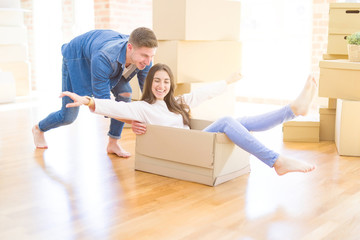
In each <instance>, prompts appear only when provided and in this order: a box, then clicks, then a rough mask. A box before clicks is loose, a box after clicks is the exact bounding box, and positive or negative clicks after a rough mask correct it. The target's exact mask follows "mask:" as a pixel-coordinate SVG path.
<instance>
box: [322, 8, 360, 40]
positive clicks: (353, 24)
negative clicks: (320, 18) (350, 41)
mask: <svg viewBox="0 0 360 240" xmlns="http://www.w3.org/2000/svg"><path fill="white" fill-rule="evenodd" d="M359 30H360V3H330V9H329V34H352V33H355V32H358V31H359Z"/></svg>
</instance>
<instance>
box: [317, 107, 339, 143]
mask: <svg viewBox="0 0 360 240" xmlns="http://www.w3.org/2000/svg"><path fill="white" fill-rule="evenodd" d="M319 113H320V141H334V140H335V117H336V109H335V108H320V109H319Z"/></svg>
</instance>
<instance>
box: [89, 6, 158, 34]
mask: <svg viewBox="0 0 360 240" xmlns="http://www.w3.org/2000/svg"><path fill="white" fill-rule="evenodd" d="M94 9H95V28H96V29H112V30H115V31H118V32H121V33H126V34H129V33H130V32H131V31H132V30H133V29H135V28H137V27H140V26H144V27H149V28H151V27H152V1H151V0H133V1H129V0H94Z"/></svg>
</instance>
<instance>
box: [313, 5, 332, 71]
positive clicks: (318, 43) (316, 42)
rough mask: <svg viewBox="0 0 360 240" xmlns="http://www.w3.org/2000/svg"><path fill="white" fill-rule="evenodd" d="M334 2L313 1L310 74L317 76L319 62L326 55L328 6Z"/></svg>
mask: <svg viewBox="0 0 360 240" xmlns="http://www.w3.org/2000/svg"><path fill="white" fill-rule="evenodd" d="M334 2H336V0H313V29H312V60H311V65H312V72H313V73H314V74H315V76H316V77H318V76H319V73H320V68H319V61H320V60H321V59H322V55H323V54H324V53H326V49H327V41H328V39H327V38H328V24H329V4H330V3H334Z"/></svg>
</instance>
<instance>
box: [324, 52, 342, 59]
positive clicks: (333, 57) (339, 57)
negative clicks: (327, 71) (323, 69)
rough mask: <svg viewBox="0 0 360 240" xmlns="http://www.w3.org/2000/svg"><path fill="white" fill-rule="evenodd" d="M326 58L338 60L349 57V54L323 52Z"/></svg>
mask: <svg viewBox="0 0 360 240" xmlns="http://www.w3.org/2000/svg"><path fill="white" fill-rule="evenodd" d="M323 59H324V60H336V59H348V55H347V53H346V55H345V54H323Z"/></svg>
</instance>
